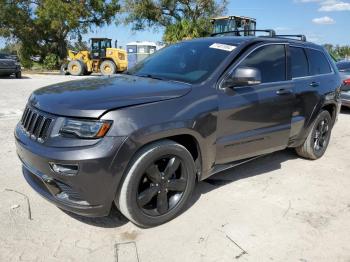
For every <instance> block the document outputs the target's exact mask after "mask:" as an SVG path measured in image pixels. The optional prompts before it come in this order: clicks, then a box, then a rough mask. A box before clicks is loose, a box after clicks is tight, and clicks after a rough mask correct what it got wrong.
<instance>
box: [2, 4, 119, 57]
mask: <svg viewBox="0 0 350 262" xmlns="http://www.w3.org/2000/svg"><path fill="white" fill-rule="evenodd" d="M119 10H120V5H119V3H118V0H109V1H104V0H86V1H81V0H1V1H0V28H1V29H0V36H3V37H5V38H7V39H9V38H10V39H14V40H15V41H17V42H19V43H20V44H21V49H20V55H21V57H22V59H29V58H30V56H35V55H39V56H41V57H42V59H43V58H45V57H46V56H47V55H48V54H50V53H54V54H57V55H58V56H59V57H60V58H64V57H65V56H66V52H67V42H68V41H67V39H68V36H69V35H78V36H81V34H84V33H86V32H87V31H88V30H89V29H91V28H92V27H93V26H102V25H104V24H109V23H111V22H112V21H114V18H115V16H116V14H117V13H118V12H119Z"/></svg>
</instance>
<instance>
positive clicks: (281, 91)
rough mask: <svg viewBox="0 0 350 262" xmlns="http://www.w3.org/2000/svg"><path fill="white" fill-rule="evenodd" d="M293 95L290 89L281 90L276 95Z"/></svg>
mask: <svg viewBox="0 0 350 262" xmlns="http://www.w3.org/2000/svg"><path fill="white" fill-rule="evenodd" d="M291 93H292V90H290V89H280V90H278V91H276V94H277V95H279V96H282V95H290V94H291Z"/></svg>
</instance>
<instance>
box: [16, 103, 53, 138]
mask: <svg viewBox="0 0 350 262" xmlns="http://www.w3.org/2000/svg"><path fill="white" fill-rule="evenodd" d="M51 123H52V118H49V117H47V116H45V115H43V114H41V113H39V112H38V111H36V110H33V109H32V108H30V107H29V106H27V107H26V109H25V110H24V113H23V116H22V119H21V125H22V127H23V129H24V130H25V131H26V132H27V134H28V135H30V137H31V138H33V139H38V141H39V142H43V141H44V140H45V139H46V138H47V136H48V132H49V128H50V125H51Z"/></svg>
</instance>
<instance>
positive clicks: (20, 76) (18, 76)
mask: <svg viewBox="0 0 350 262" xmlns="http://www.w3.org/2000/svg"><path fill="white" fill-rule="evenodd" d="M15 77H16V78H18V79H20V78H22V72H21V71H18V72H16V73H15Z"/></svg>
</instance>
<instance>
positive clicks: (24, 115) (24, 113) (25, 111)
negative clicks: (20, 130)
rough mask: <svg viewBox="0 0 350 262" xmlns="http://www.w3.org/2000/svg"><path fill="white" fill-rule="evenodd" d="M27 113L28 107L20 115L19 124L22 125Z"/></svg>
mask: <svg viewBox="0 0 350 262" xmlns="http://www.w3.org/2000/svg"><path fill="white" fill-rule="evenodd" d="M27 114H28V107H26V109H25V110H24V112H23V116H22V119H21V124H22V125H23V123H24V119H25V118H26V116H27Z"/></svg>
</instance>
